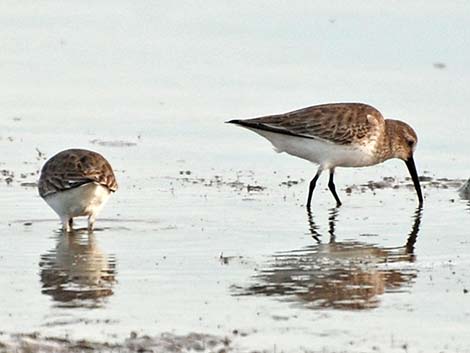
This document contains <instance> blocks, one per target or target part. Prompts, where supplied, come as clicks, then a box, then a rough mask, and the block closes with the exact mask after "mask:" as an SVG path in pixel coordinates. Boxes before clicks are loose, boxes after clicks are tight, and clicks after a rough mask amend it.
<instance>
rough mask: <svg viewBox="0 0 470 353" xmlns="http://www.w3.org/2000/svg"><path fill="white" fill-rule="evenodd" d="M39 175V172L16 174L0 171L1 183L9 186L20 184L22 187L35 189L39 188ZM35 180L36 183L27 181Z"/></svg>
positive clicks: (4, 170)
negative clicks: (37, 180)
mask: <svg viewBox="0 0 470 353" xmlns="http://www.w3.org/2000/svg"><path fill="white" fill-rule="evenodd" d="M38 174H39V170H36V171H34V172H25V173H20V174H19V175H18V174H16V173H15V172H14V171H13V170H8V169H1V170H0V182H2V181H3V182H4V183H5V184H7V185H14V184H19V185H20V186H22V187H34V188H36V187H37V186H38V184H37V182H36V179H37V176H38ZM29 178H34V181H27V180H26V179H29Z"/></svg>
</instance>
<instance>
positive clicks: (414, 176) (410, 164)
mask: <svg viewBox="0 0 470 353" xmlns="http://www.w3.org/2000/svg"><path fill="white" fill-rule="evenodd" d="M405 163H406V166H407V167H408V171H409V172H410V175H411V179H412V180H413V184H414V186H415V189H416V194H417V195H418V201H419V205H420V206H422V205H423V194H422V193H421V186H420V184H419V177H418V172H417V171H416V166H415V161H414V160H413V156H411V157H410V158H408V159H407V160H406V161H405Z"/></svg>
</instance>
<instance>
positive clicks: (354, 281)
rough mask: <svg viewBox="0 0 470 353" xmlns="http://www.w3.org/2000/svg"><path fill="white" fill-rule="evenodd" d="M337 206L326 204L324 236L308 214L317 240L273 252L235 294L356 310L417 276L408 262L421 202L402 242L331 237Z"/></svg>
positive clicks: (402, 287) (373, 303)
mask: <svg viewBox="0 0 470 353" xmlns="http://www.w3.org/2000/svg"><path fill="white" fill-rule="evenodd" d="M338 212H339V211H338V208H334V209H331V210H330V213H329V218H328V233H329V242H328V243H321V242H320V238H321V237H322V236H321V234H320V232H319V227H318V226H317V224H316V222H315V221H314V217H313V215H312V214H311V213H310V212H309V213H308V224H309V230H310V233H311V235H312V237H313V239H315V240H316V242H317V244H313V245H310V246H307V247H305V248H302V249H299V250H293V251H287V252H282V253H278V254H275V255H274V256H273V257H272V259H271V260H270V261H269V263H268V265H267V267H266V268H265V269H264V270H261V271H260V272H259V273H258V274H257V275H256V276H255V277H254V280H255V282H256V283H255V284H254V285H251V286H250V287H248V288H246V289H240V288H239V289H238V290H237V291H236V292H237V293H236V295H266V296H274V297H276V298H278V299H280V300H285V301H293V302H298V303H302V304H303V305H305V306H307V307H309V308H313V309H319V308H333V309H345V310H362V309H370V308H375V307H377V306H378V305H379V296H380V295H382V294H384V293H385V292H399V291H403V290H406V287H409V285H410V284H411V283H412V281H413V280H414V279H415V278H416V276H417V270H416V269H415V268H413V266H410V263H412V262H413V261H414V260H415V255H414V246H415V243H416V239H417V236H418V232H419V227H420V223H421V216H422V208H421V207H420V208H418V209H416V212H415V214H414V216H413V225H412V227H411V231H410V232H409V234H408V238H407V240H406V243H405V244H404V245H403V246H399V247H380V246H378V245H374V244H367V243H364V242H360V241H341V242H337V241H336V237H335V227H336V220H337V217H338Z"/></svg>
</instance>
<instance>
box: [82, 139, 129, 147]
mask: <svg viewBox="0 0 470 353" xmlns="http://www.w3.org/2000/svg"><path fill="white" fill-rule="evenodd" d="M90 143H91V144H93V145H98V146H106V147H132V146H137V143H135V142H130V141H123V140H112V141H106V140H99V139H94V140H91V141H90Z"/></svg>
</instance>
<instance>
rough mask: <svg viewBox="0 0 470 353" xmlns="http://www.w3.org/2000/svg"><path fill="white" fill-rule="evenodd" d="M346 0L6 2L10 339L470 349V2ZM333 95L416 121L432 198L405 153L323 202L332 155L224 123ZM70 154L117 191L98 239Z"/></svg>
mask: <svg viewBox="0 0 470 353" xmlns="http://www.w3.org/2000/svg"><path fill="white" fill-rule="evenodd" d="M194 4H196V3H194ZM328 4H329V5H327V4H326V3H325V4H323V3H322V2H312V3H308V4H302V5H301V4H300V3H296V4H291V5H289V7H287V4H285V5H282V4H277V5H271V4H270V3H267V2H259V3H258V4H257V5H248V4H245V5H237V6H235V5H234V6H229V5H228V4H225V5H222V4H220V3H216V2H214V3H211V4H209V5H210V6H209V5H208V3H204V4H199V5H200V6H199V5H189V4H186V5H183V4H180V5H178V6H176V5H173V3H165V4H164V6H162V5H161V4H160V5H156V4H154V3H150V2H139V4H132V3H128V2H124V1H122V2H113V3H106V2H104V3H100V4H99V5H98V4H88V5H86V4H84V3H83V4H62V3H58V2H57V3H55V2H49V3H47V4H45V5H43V7H38V6H33V4H31V7H30V8H27V7H23V6H20V5H18V4H17V3H15V2H7V3H2V4H1V5H0V7H1V9H0V10H1V11H0V21H1V22H2V23H3V24H4V28H5V34H6V35H5V37H4V39H3V40H2V41H3V44H4V45H3V46H4V53H5V54H4V56H3V62H2V65H0V74H1V75H2V77H4V79H3V80H1V81H0V88H1V89H2V95H1V97H0V102H1V106H2V108H1V113H0V127H1V129H0V148H1V151H2V158H1V160H0V170H2V173H1V174H0V195H1V197H2V201H3V202H2V203H1V204H0V288H1V291H0V303H1V305H0V351H1V350H2V349H3V348H2V343H3V344H14V342H16V341H17V337H18V336H15V335H18V334H27V335H29V334H31V333H36V335H37V336H34V339H37V340H39V341H41V342H42V343H41V344H46V343H48V341H47V340H45V338H46V337H54V338H56V339H64V338H66V340H70V341H71V342H72V343H70V344H71V345H73V344H75V342H76V341H75V340H81V339H87V340H89V341H92V342H98V343H106V342H108V343H116V344H118V345H125V344H124V342H128V341H125V339H127V338H128V337H131V338H132V337H133V335H134V336H135V337H134V338H135V339H138V338H139V337H143V336H145V335H148V336H149V337H152V338H154V341H153V343H154V346H155V347H160V348H159V349H161V350H163V351H165V350H170V348H168V347H167V346H165V347H163V346H161V345H160V346H159V344H160V343H161V337H162V336H161V335H169V336H165V337H167V338H168V337H170V338H169V340H170V341H171V342H172V343H174V344H178V343H180V344H181V347H186V348H181V349H180V350H183V351H184V349H186V350H189V349H190V348H188V347H190V345H188V344H186V343H187V342H189V341H191V342H193V341H192V339H193V338H194V336H193V335H194V333H197V334H201V335H202V336H197V338H196V341H197V342H198V344H200V342H202V341H204V342H205V341H207V340H209V339H210V340H215V342H217V349H221V348H220V347H222V346H223V347H227V349H229V350H233V351H241V352H251V351H263V350H266V351H276V352H280V351H283V352H298V351H302V350H305V351H322V350H324V351H327V352H329V351H332V352H334V351H345V352H369V351H383V352H395V351H396V352H402V351H408V352H441V351H443V352H468V351H470V339H469V338H468V337H469V336H468V327H470V305H469V300H470V294H469V293H468V290H470V277H469V275H468V271H467V269H468V266H469V264H470V255H469V254H470V241H469V240H468V229H469V225H470V203H469V201H468V200H466V199H463V198H461V197H460V196H459V193H458V188H459V187H460V186H461V185H462V184H463V182H464V181H465V180H466V179H467V178H468V177H469V176H470V175H469V171H468V165H470V157H469V154H468V153H467V151H468V150H469V147H470V146H469V142H468V131H470V123H469V120H468V119H466V118H464V117H465V114H466V111H468V104H469V103H468V102H470V94H469V91H468V89H467V88H466V83H467V82H468V79H469V78H470V75H469V73H470V71H469V68H468V65H467V64H466V63H467V62H469V59H470V54H469V52H468V48H467V46H465V45H463V43H466V42H468V41H469V40H470V38H469V37H470V36H469V34H470V33H469V32H468V28H467V27H468V26H467V27H466V26H463V23H467V22H468V20H470V19H469V18H468V17H469V15H468V14H469V13H470V12H469V11H468V10H469V8H468V5H467V4H466V3H464V2H461V3H455V4H453V7H452V6H448V5H447V4H446V3H440V2H432V3H429V2H426V3H424V2H423V3H421V5H420V3H419V2H417V3H414V4H413V5H409V6H408V5H407V6H405V5H401V4H393V6H392V4H388V3H385V2H384V3H381V4H380V5H377V6H372V5H367V6H366V5H364V4H362V3H360V2H351V3H348V4H349V5H347V6H345V5H341V6H340V5H339V4H333V3H331V4H330V3H328ZM259 13H263V16H262V17H260V16H259ZM436 63H444V67H442V65H435V64H436ZM328 101H365V102H368V103H371V104H374V105H376V106H377V107H378V108H379V109H381V110H382V111H383V112H384V113H385V114H386V115H392V116H393V117H395V118H400V119H403V120H405V121H407V122H409V123H410V124H411V125H412V126H413V127H415V129H416V130H417V132H418V135H419V140H420V142H419V145H418V150H417V153H416V157H415V160H416V161H417V167H418V170H419V172H420V175H422V177H423V186H424V187H425V188H424V190H423V191H424V195H425V198H426V199H425V204H424V208H423V209H422V210H421V209H416V195H415V192H414V190H413V188H412V187H410V185H409V184H410V181H409V180H406V177H407V172H406V168H405V166H404V165H403V163H402V162H400V161H388V162H386V163H384V164H382V165H380V166H376V167H371V168H365V169H356V170H352V169H338V171H337V176H336V183H337V188H338V192H339V194H340V197H341V198H342V201H343V204H344V205H343V206H342V207H340V208H332V206H333V205H334V200H333V198H332V196H331V195H330V194H329V192H328V190H326V189H325V188H326V180H325V178H322V179H320V181H319V183H320V184H319V187H318V190H316V193H315V196H314V201H313V213H312V214H308V213H307V212H306V210H305V208H304V203H305V197H306V192H307V187H308V180H310V178H311V177H312V176H313V173H314V172H315V167H314V166H311V165H309V164H308V163H307V162H305V161H302V160H297V159H295V158H292V157H289V156H286V155H284V154H280V155H277V154H275V153H273V152H272V151H271V150H270V146H269V143H267V142H266V141H263V140H262V139H261V138H260V137H258V136H256V135H254V134H252V133H250V132H248V131H246V130H243V129H239V128H236V127H234V126H228V125H226V124H223V122H224V121H225V120H229V119H230V118H234V117H248V116H255V115H262V114H268V113H275V112H282V111H287V110H290V109H295V108H300V107H302V106H306V105H310V104H316V103H323V102H328ZM443 118H444V119H445V121H444V123H443V122H442V119H443ZM69 147H83V148H89V149H93V150H96V151H99V152H100V153H102V154H103V155H104V156H106V158H107V159H108V160H109V161H110V162H111V164H112V165H113V167H114V169H115V172H116V177H117V179H118V182H119V184H120V188H119V190H118V192H117V193H116V194H115V195H113V196H112V198H111V199H110V201H109V203H108V204H107V205H106V207H105V208H104V210H103V212H102V214H101V215H100V217H99V218H98V220H97V227H98V228H97V229H96V231H94V232H93V234H88V233H87V232H86V231H84V230H83V229H78V230H77V231H76V232H75V234H73V235H65V236H64V235H63V234H61V232H60V230H59V227H60V224H59V221H58V219H57V217H56V215H55V214H54V213H53V211H52V210H50V209H49V208H48V207H47V205H46V204H45V203H44V202H43V201H42V200H41V199H40V198H39V196H38V195H37V191H36V189H35V187H34V183H35V182H36V181H37V177H38V170H39V169H40V167H41V166H42V164H43V163H44V161H45V159H47V158H49V157H50V156H52V155H53V154H54V153H56V152H57V151H59V150H61V149H64V148H69ZM370 181H372V182H370ZM85 225H86V222H85V221H84V220H78V224H77V227H78V228H82V227H84V226H85ZM131 333H133V334H132V335H131ZM27 338H28V340H30V341H31V340H33V338H32V337H31V336H27ZM226 339H228V340H229V341H230V344H228V345H227V344H226V343H227V342H228V341H226ZM42 340H45V341H44V342H43V341H42ZM131 341H132V340H131ZM54 342H56V341H54ZM60 342H62V341H58V343H57V342H56V343H57V345H58V346H60V345H61V344H63V345H65V343H64V342H65V341H64V342H62V343H60ZM133 342H134V341H132V342H131V343H132V344H134V343H133ZM182 342H186V343H182ZM98 343H96V344H97V346H95V350H96V351H100V350H101V351H102V350H103V349H104V348H103V346H99V345H98ZM126 344H127V343H126ZM139 344H140V343H139ZM191 344H193V343H191ZM144 346H145V344H144ZM147 346H148V347H150V346H151V344H150V343H147ZM16 347H17V346H16ZM41 347H42V346H41ZM67 347H68V346H67ZM92 347H93V345H92ZM126 347H127V348H126V349H128V350H129V351H130V348H129V346H128V345H127V346H126ZM152 347H153V346H152ZM162 347H163V348H162ZM210 347H215V346H210ZM210 347H209V345H207V347H206V350H209V351H210V350H211V349H212V350H215V348H210ZM23 348H24V347H23ZM119 348H122V346H119ZM5 349H6V351H8V348H5ZM38 349H39V348H38ZM42 349H43V350H45V348H42ZM64 349H65V348H64ZM116 349H117V348H116ZM122 349H124V348H122ZM24 350H26V349H25V348H24ZM20 351H21V349H20Z"/></svg>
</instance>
